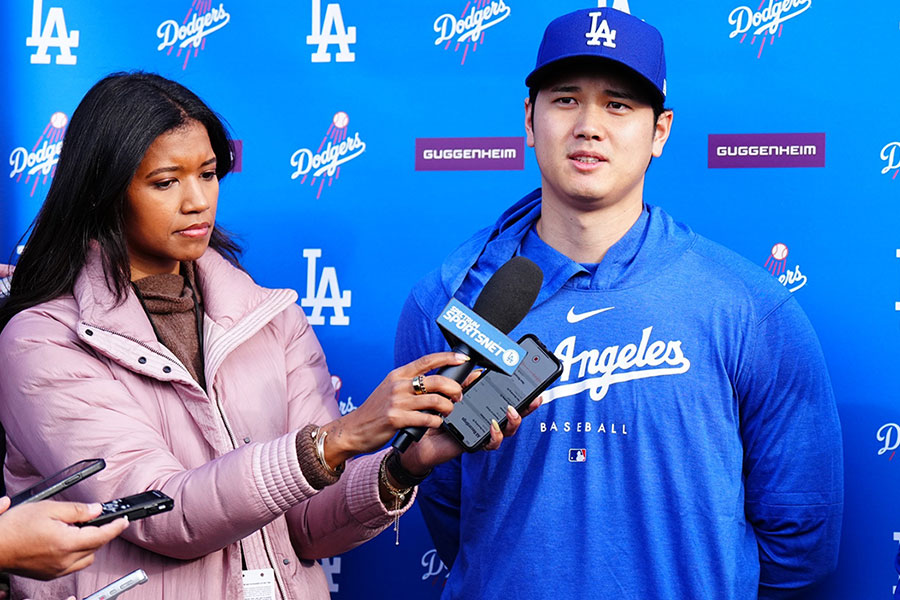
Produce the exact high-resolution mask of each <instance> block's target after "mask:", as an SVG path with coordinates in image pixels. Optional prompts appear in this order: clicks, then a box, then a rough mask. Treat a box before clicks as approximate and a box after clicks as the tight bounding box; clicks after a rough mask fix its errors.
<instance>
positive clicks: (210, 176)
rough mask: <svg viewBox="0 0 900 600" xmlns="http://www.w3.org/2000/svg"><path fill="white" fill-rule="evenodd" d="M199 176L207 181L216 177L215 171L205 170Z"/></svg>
mask: <svg viewBox="0 0 900 600" xmlns="http://www.w3.org/2000/svg"><path fill="white" fill-rule="evenodd" d="M200 177H202V178H203V179H205V180H207V181H211V180H213V179H215V178H216V172H215V171H207V172H205V173H202V174H201V175H200Z"/></svg>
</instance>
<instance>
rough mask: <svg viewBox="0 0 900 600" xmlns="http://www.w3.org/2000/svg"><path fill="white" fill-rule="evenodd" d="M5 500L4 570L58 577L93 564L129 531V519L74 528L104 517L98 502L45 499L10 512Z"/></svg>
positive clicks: (0, 536) (0, 528)
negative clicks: (104, 549) (97, 554)
mask: <svg viewBox="0 0 900 600" xmlns="http://www.w3.org/2000/svg"><path fill="white" fill-rule="evenodd" d="M8 508H9V498H7V497H5V496H4V497H3V498H0V513H3V514H0V570H2V571H6V572H9V573H14V574H16V575H22V576H25V577H30V578H32V579H43V580H46V579H53V578H54V577H60V576H61V575H68V574H69V573H72V572H73V571H78V570H79V569H83V568H85V567H86V566H88V565H90V564H91V563H92V562H93V561H94V552H96V551H97V549H99V548H100V546H102V545H103V544H105V543H107V542H108V541H110V540H112V539H113V538H114V537H116V536H117V535H119V534H120V533H122V532H123V531H124V530H125V528H126V527H128V520H127V519H125V518H122V519H116V520H115V521H113V522H112V523H107V524H106V525H103V526H101V527H83V528H81V527H74V526H73V525H72V524H73V523H81V522H84V521H88V520H90V519H93V518H94V517H96V516H97V515H99V514H100V511H101V506H100V505H99V504H80V503H77V502H54V501H52V500H44V501H41V502H33V503H28V504H21V505H19V506H16V507H14V508H12V509H10V510H7V509H8Z"/></svg>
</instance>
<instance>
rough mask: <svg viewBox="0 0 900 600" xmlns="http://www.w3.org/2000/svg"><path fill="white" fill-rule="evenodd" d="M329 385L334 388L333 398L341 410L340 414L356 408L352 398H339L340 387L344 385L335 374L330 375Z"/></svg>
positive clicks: (348, 412)
mask: <svg viewBox="0 0 900 600" xmlns="http://www.w3.org/2000/svg"><path fill="white" fill-rule="evenodd" d="M331 387H333V388H334V400H335V402H337V403H338V409H339V410H340V411H341V415H347V414H350V413H352V412H353V411H354V410H356V408H357V406H356V405H355V404H353V398H352V397H350V396H347V399H346V400H341V388H343V387H344V382H343V381H341V378H340V377H338V376H337V375H332V376H331Z"/></svg>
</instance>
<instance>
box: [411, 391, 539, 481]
mask: <svg viewBox="0 0 900 600" xmlns="http://www.w3.org/2000/svg"><path fill="white" fill-rule="evenodd" d="M542 402H543V398H542V397H541V396H538V397H537V398H535V399H534V400H533V401H532V402H531V404H529V405H528V407H527V408H526V409H525V410H523V411H522V413H521V414H519V413H518V412H517V411H516V409H515V408H513V407H512V406H508V407H507V409H506V420H507V423H506V425H505V426H504V427H503V429H502V430H501V429H500V427H499V425H498V423H497V421H493V422H492V423H491V439H490V441H489V442H488V443H487V444H485V445H484V448H483V449H484V450H496V449H497V448H499V447H500V444H501V443H502V442H503V439H504V438H508V437H512V436H514V435H515V434H516V431H518V429H519V425H521V424H522V418H523V417H526V416H528V415H530V414H531V413H533V412H534V411H536V410H537V409H538V408H539V407H540V406H541V403H542ZM462 453H463V447H462V446H461V445H460V444H459V443H458V442H457V441H456V440H455V439H453V437H452V436H451V435H450V434H448V433H447V432H446V431H444V430H443V429H442V428H440V427H437V428H433V429H429V430H428V431H427V432H426V433H425V435H424V436H422V439H421V440H419V442H417V443H414V444H412V445H411V446H410V447H409V449H408V450H407V451H406V452H404V453H403V454H402V455H401V456H400V464H401V465H403V468H404V469H406V471H407V472H408V473H410V474H411V475H413V476H416V477H419V476H422V475H424V474H425V473H428V471H430V470H431V469H432V468H434V467H435V466H437V465H439V464H441V463H444V462H447V461H448V460H450V459H452V458H456V457H457V456H459V455H460V454H462Z"/></svg>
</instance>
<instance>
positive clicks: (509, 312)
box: [391, 256, 544, 452]
mask: <svg viewBox="0 0 900 600" xmlns="http://www.w3.org/2000/svg"><path fill="white" fill-rule="evenodd" d="M543 282H544V273H543V271H541V268H540V267H539V266H537V265H536V264H535V263H534V262H532V261H530V260H529V259H527V258H525V257H524V256H515V257H513V258H511V259H510V260H509V261H507V262H506V263H505V264H504V265H503V266H502V267H500V268H499V269H497V272H496V273H494V274H493V275H492V276H491V278H490V279H488V281H487V283H485V284H484V288H483V289H482V290H481V293H480V294H479V295H478V300H476V301H475V306H474V307H473V310H474V311H475V312H476V313H477V314H478V315H479V316H480V317H481V318H482V319H484V320H485V321H487V322H488V323H489V324H491V325H493V326H494V327H496V328H497V329H498V330H500V331H501V332H503V334H504V335H505V334H507V333H509V332H510V331H512V330H513V329H514V328H515V326H516V325H518V324H519V323H520V322H521V321H522V319H524V318H525V315H527V314H528V311H529V310H531V306H532V305H533V304H534V301H535V300H536V299H537V296H538V293H539V292H540V291H541V285H542V284H543ZM450 344H451V346H453V347H452V349H451V351H452V352H459V353H460V354H465V355H466V356H470V357H472V360H469V361H467V362H465V363H463V364H461V365H455V366H449V367H443V368H441V369H439V370H438V372H437V374H438V375H443V376H444V377H449V378H450V379H453V380H454V381H456V382H459V383H462V382H463V381H465V380H466V377H468V376H469V373H471V372H472V369H474V368H475V366H476V365H477V364H479V360H476V359H483V357H482V355H481V354H480V353H479V351H478V349H476V348H472V347H471V346H469V345H468V344H466V343H465V342H463V341H461V340H458V339H457V340H453V341H450ZM427 429H428V428H427V427H406V428H404V429H401V430H400V431H399V432H398V433H397V437H395V438H394V442H393V443H392V444H391V446H392V447H393V448H394V449H396V450H397V451H399V452H404V451H405V450H406V449H407V448H409V445H410V444H412V443H413V442H414V441H415V442H418V441H419V440H420V439H422V436H423V435H424V434H425V431H426V430H427Z"/></svg>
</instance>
